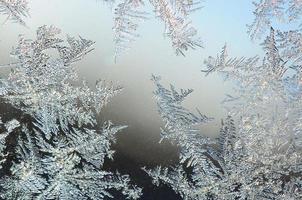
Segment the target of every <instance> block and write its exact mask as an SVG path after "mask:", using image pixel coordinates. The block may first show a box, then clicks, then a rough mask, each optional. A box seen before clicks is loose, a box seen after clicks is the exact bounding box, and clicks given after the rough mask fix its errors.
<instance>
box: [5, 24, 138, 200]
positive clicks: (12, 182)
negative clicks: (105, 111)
mask: <svg viewBox="0 0 302 200" xmlns="http://www.w3.org/2000/svg"><path fill="white" fill-rule="evenodd" d="M59 33H60V30H59V29H58V28H55V27H53V26H42V27H40V28H38V30H37V37H36V39H35V40H31V39H26V38H24V36H20V39H19V42H18V45H17V46H16V47H15V48H14V49H13V51H12V53H11V54H12V56H13V57H14V58H15V59H16V60H17V61H16V62H15V64H14V68H13V69H12V71H11V73H10V74H9V75H8V77H7V78H2V79H1V87H2V88H1V91H5V92H3V94H2V99H3V100H4V101H6V102H7V103H9V104H11V105H12V106H14V107H15V108H16V109H18V110H19V111H20V112H21V113H22V115H23V118H26V119H27V120H24V119H23V120H19V121H17V119H13V120H11V121H8V122H6V123H5V124H4V127H5V129H6V130H7V132H5V133H3V134H1V135H0V136H1V137H0V138H1V141H0V144H1V146H0V147H1V150H2V151H1V152H2V154H1V157H3V158H4V159H5V160H4V161H3V162H2V167H3V170H6V171H9V173H8V174H6V175H5V176H4V177H3V178H1V180H0V187H1V188H0V191H1V192H0V197H2V198H4V199H33V198H35V199H103V198H105V197H111V198H113V196H112V194H110V191H111V190H112V189H115V190H120V191H121V192H122V193H123V194H124V195H125V198H131V199H137V198H139V196H140V194H141V189H140V188H138V187H136V186H132V185H131V184H130V179H129V177H128V176H127V175H120V174H119V173H111V172H106V171H103V170H102V166H103V164H104V161H105V158H109V159H113V153H114V151H113V150H111V144H112V143H113V142H115V134H116V133H117V132H119V131H120V130H122V129H124V128H125V127H126V126H116V125H113V123H112V122H110V121H108V122H105V123H104V124H103V125H100V123H99V122H98V121H97V120H96V118H97V116H98V114H100V112H101V109H102V108H103V107H104V106H105V105H106V104H107V103H108V101H109V99H110V98H111V97H112V96H114V95H115V94H116V93H118V92H119V91H120V90H121V88H120V87H115V86H112V84H108V83H106V82H104V81H101V80H100V81H97V82H96V85H95V88H94V89H91V88H90V87H88V85H87V83H85V82H83V84H81V83H80V81H79V78H77V73H76V69H75V67H74V65H73V64H74V63H76V62H77V61H79V60H81V59H82V58H83V56H85V55H86V54H87V53H89V52H90V51H91V50H92V45H93V42H92V41H90V40H87V39H84V38H81V37H80V38H79V39H76V38H73V37H70V36H67V39H66V41H64V40H63V39H61V38H60V37H59ZM18 127H21V128H18ZM15 129H16V131H15ZM13 138H14V139H13ZM11 141H15V142H11ZM6 158H7V159H6Z"/></svg>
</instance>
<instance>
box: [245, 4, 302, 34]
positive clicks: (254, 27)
mask: <svg viewBox="0 0 302 200" xmlns="http://www.w3.org/2000/svg"><path fill="white" fill-rule="evenodd" d="M253 4H254V6H255V10H254V12H253V13H254V15H255V19H254V21H253V22H252V24H250V25H248V33H249V34H250V36H251V37H252V38H259V37H261V35H262V34H263V33H264V32H266V30H268V29H269V28H270V27H271V26H272V23H273V22H274V19H276V20H277V21H280V22H285V23H293V22H295V23H296V22H298V23H299V20H300V19H301V14H302V1H301V0H259V1H257V2H256V1H254V2H253Z"/></svg>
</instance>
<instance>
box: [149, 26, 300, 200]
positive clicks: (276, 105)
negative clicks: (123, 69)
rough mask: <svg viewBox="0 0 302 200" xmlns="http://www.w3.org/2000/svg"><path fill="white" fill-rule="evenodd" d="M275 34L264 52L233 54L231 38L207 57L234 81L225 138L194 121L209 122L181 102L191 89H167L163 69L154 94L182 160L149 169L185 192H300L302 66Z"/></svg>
mask: <svg viewBox="0 0 302 200" xmlns="http://www.w3.org/2000/svg"><path fill="white" fill-rule="evenodd" d="M275 37H276V34H275V31H274V30H273V29H271V33H270V35H269V36H268V37H267V38H266V39H265V40H264V42H263V43H262V46H263V49H264V51H265V53H266V55H265V56H264V58H263V59H262V61H259V60H260V59H259V57H252V58H229V57H228V52H227V47H226V46H224V48H223V50H222V52H221V53H220V54H219V55H218V56H217V58H213V57H209V58H208V59H207V60H205V65H206V66H207V67H206V70H204V72H205V73H206V74H207V75H208V74H211V73H214V72H217V73H220V74H222V75H223V77H224V78H225V79H226V80H232V81H234V83H235V88H234V89H235V91H234V94H232V95H227V96H226V100H225V101H224V105H225V107H226V108H227V111H228V115H229V116H228V117H227V118H226V119H225V120H223V122H222V127H221V131H220V135H219V138H218V139H212V138H208V137H206V136H203V135H202V134H200V133H199V131H198V129H193V128H192V125H196V123H200V122H206V121H207V119H208V118H206V117H204V116H203V115H200V116H201V117H197V116H195V115H194V114H192V113H191V112H189V111H187V110H186V109H185V108H183V107H182V106H181V102H182V100H183V98H184V97H186V96H187V94H188V93H190V92H191V90H189V91H186V90H182V91H181V92H180V93H177V92H175V89H174V88H173V87H171V89H170V90H167V89H165V88H164V87H163V86H162V85H161V84H160V83H159V79H158V78H157V77H154V78H153V80H154V82H155V85H156V91H155V96H156V99H157V103H158V109H159V113H160V115H161V116H162V118H163V120H164V122H165V129H167V131H166V130H165V131H162V133H163V134H162V135H163V136H162V138H164V139H169V140H171V141H173V142H175V143H176V144H177V145H178V146H180V162H179V164H178V165H176V166H175V167H173V168H171V169H169V168H162V167H158V168H156V169H154V170H149V169H145V171H146V172H147V173H148V174H149V175H150V176H151V177H152V178H153V182H154V183H155V184H156V185H159V184H160V183H164V184H167V185H168V186H170V187H171V188H172V189H173V190H174V191H175V192H177V193H179V194H180V195H181V196H182V197H183V199H192V200H193V199H301V198H302V178H301V177H302V157H301V153H302V152H301V151H302V148H301V144H302V143H301V138H302V135H301V133H302V131H301V113H302V112H301V109H302V102H301V99H302V98H301V97H302V96H301V95H302V84H301V72H302V71H301V67H300V66H297V65H296V64H293V62H291V60H290V59H289V58H288V57H286V56H285V57H284V56H283V54H282V53H281V52H282V48H281V49H279V48H278V46H279V42H278V41H276V39H275Z"/></svg>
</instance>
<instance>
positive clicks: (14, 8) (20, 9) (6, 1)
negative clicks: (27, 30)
mask: <svg viewBox="0 0 302 200" xmlns="http://www.w3.org/2000/svg"><path fill="white" fill-rule="evenodd" d="M28 11H29V9H28V1H27V0H0V13H1V14H4V15H6V16H7V20H12V21H14V22H17V23H19V24H22V25H25V21H24V18H25V17H27V16H28Z"/></svg>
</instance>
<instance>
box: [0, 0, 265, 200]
mask: <svg viewBox="0 0 302 200" xmlns="http://www.w3.org/2000/svg"><path fill="white" fill-rule="evenodd" d="M29 7H30V15H31V16H30V18H27V19H26V23H27V26H28V27H30V28H27V27H22V26H20V25H18V24H13V23H11V22H5V17H3V16H0V23H1V25H0V63H1V64H6V63H9V62H11V61H13V60H12V59H11V58H10V56H9V53H10V51H11V48H12V47H13V46H14V45H15V44H16V42H17V38H18V35H19V34H24V35H26V36H27V37H29V38H34V37H35V36H34V35H35V31H36V29H37V28H38V27H39V26H42V25H44V24H46V25H54V26H56V27H58V28H60V29H61V30H62V36H64V35H66V34H69V35H71V36H78V35H80V36H81V37H83V38H86V39H90V40H93V41H95V42H96V43H95V45H94V48H95V50H94V51H92V52H91V53H90V54H88V55H87V56H86V57H85V58H84V59H83V60H82V61H80V62H79V63H78V64H77V69H78V72H79V74H80V77H81V78H83V79H86V80H88V81H89V82H90V83H91V84H94V83H95V81H96V80H98V79H104V80H107V81H112V82H113V83H114V84H116V85H121V86H123V87H124V90H123V91H122V93H120V94H119V95H118V96H116V97H115V98H113V99H112V100H111V102H110V104H109V105H108V106H107V107H106V109H105V110H104V111H103V113H102V116H103V118H104V119H105V120H109V119H110V120H112V121H113V122H114V123H116V124H127V125H128V126H129V127H128V128H127V129H126V130H125V131H123V132H122V133H120V134H119V135H118V140H117V143H116V144H115V145H114V149H115V150H116V151H117V154H116V156H115V163H111V164H108V166H106V167H107V168H111V169H119V170H120V171H123V170H124V171H125V173H130V174H131V173H137V170H138V169H139V168H138V167H140V166H144V165H147V166H155V165H158V164H160V165H168V164H171V163H172V164H173V163H174V162H175V161H176V160H177V157H178V154H177V148H176V147H175V146H173V145H171V144H170V143H169V142H164V143H161V144H159V143H158V142H159V139H160V127H161V126H162V125H163V124H162V121H161V119H160V117H159V115H158V112H157V107H156V102H155V99H154V97H153V90H154V85H153V84H152V82H151V81H150V78H151V74H155V75H160V76H161V77H162V79H163V84H165V85H166V86H167V87H168V86H169V84H170V83H171V84H173V85H175V86H176V88H185V89H187V88H192V89H193V90H194V92H193V93H192V94H191V95H190V96H189V97H188V98H187V99H186V101H185V104H184V105H185V106H186V107H187V108H188V109H191V110H192V111H194V110H195V108H198V109H199V110H200V111H201V112H202V113H203V114H206V115H207V116H210V117H214V118H215V120H213V121H212V122H211V123H209V124H208V125H205V126H202V127H200V129H201V133H202V134H206V135H209V136H212V137H215V136H217V135H218V133H219V128H220V121H221V119H222V118H223V117H224V116H225V111H224V110H223V107H222V106H221V104H220V103H221V101H222V100H223V97H224V95H225V94H226V93H228V91H229V90H231V85H230V84H228V83H226V82H223V81H222V79H221V78H220V77H217V76H208V77H205V76H204V74H202V72H201V70H202V69H203V67H204V66H203V61H204V59H205V58H207V57H208V56H216V55H217V53H219V52H220V51H221V48H222V47H223V45H224V44H225V43H227V44H228V47H229V55H230V56H234V57H235V56H238V57H240V56H246V57H248V56H254V55H261V54H262V50H261V48H260V47H259V45H258V44H257V42H253V41H251V40H250V38H249V36H248V34H247V33H246V31H247V28H246V24H248V23H251V22H252V20H253V9H254V7H253V5H252V2H251V1H238V0H228V1H225V0H208V1H204V2H203V8H202V9H201V10H199V11H196V12H195V13H194V14H192V16H191V19H192V23H193V25H194V26H195V28H197V30H198V32H199V36H200V37H201V39H202V41H203V46H204V48H201V49H197V50H190V51H188V52H186V56H185V57H183V56H176V55H175V53H174V50H173V49H172V47H171V43H170V39H169V38H168V37H165V36H164V34H163V32H164V24H163V23H162V22H161V21H160V19H158V18H156V17H155V15H154V13H152V12H153V10H152V8H151V7H150V6H149V5H148V2H146V11H147V12H148V13H149V19H148V20H146V21H144V22H143V23H141V26H140V28H139V30H138V33H139V34H140V37H139V38H138V40H137V41H135V42H134V43H132V44H131V49H130V50H129V51H127V52H125V53H124V54H123V55H121V56H120V57H119V58H118V60H117V62H116V63H115V62H114V41H113V40H114V38H113V37H114V32H113V30H112V27H113V25H114V22H113V17H114V15H113V14H112V13H113V9H112V8H111V7H110V5H109V4H106V3H104V2H103V1H96V0H64V1H63V0H30V1H29ZM134 166H136V168H135V167H134ZM133 167H134V168H135V169H134V168H133ZM135 170H136V172H134V171H135ZM131 171H133V172H131ZM139 173H141V172H139ZM137 176H140V175H139V174H137ZM138 181H139V180H138ZM150 191H151V189H150ZM171 198H172V197H171ZM175 198H176V197H173V198H172V199H175ZM146 199H147V198H146ZM150 199H154V198H153V197H152V198H151V197H150ZM157 199H159V197H157ZM166 199H168V198H166Z"/></svg>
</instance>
